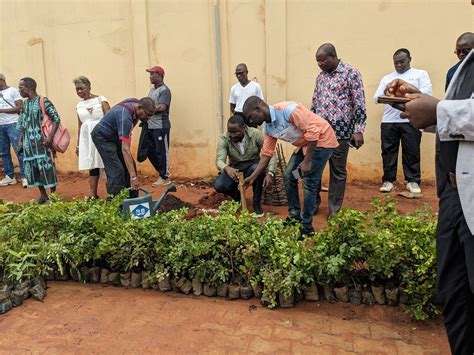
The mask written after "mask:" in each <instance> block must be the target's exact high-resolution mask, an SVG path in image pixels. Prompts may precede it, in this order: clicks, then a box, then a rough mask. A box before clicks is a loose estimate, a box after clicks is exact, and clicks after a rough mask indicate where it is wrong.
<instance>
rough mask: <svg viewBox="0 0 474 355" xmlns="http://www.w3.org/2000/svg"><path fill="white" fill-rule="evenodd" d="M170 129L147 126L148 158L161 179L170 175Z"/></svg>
mask: <svg viewBox="0 0 474 355" xmlns="http://www.w3.org/2000/svg"><path fill="white" fill-rule="evenodd" d="M169 143H170V129H169V128H162V129H151V128H148V144H149V146H148V160H149V161H150V162H151V164H152V165H153V167H154V168H155V170H156V171H157V172H158V174H160V176H161V177H162V178H163V179H165V180H166V179H168V178H169V176H170V170H169V168H170V157H169V150H170V144H169Z"/></svg>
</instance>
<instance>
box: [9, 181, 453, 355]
mask: <svg viewBox="0 0 474 355" xmlns="http://www.w3.org/2000/svg"><path fill="white" fill-rule="evenodd" d="M151 182H152V181H151V180H147V181H145V182H144V184H143V185H144V186H143V187H145V188H147V189H149V190H151V191H153V194H154V196H155V198H157V197H158V196H159V194H160V192H161V191H163V188H159V189H154V188H152V187H151ZM103 185H104V184H103V183H101V187H100V194H101V196H104V195H105V189H104V186H103ZM87 186H88V185H87V178H86V177H83V176H80V175H77V174H72V175H61V176H60V178H59V186H58V193H59V195H61V196H63V197H66V198H73V197H83V196H85V195H87V192H88V187H87ZM176 187H177V189H178V191H177V192H176V193H175V196H177V197H178V198H180V199H182V200H183V201H185V202H188V203H191V204H194V205H196V206H198V207H203V208H207V209H209V208H210V207H211V206H209V204H208V203H205V205H202V204H200V203H199V200H200V199H201V198H202V197H203V195H204V194H205V193H211V192H212V189H211V187H210V185H209V184H205V183H195V182H191V181H187V180H182V181H180V180H177V181H176ZM422 189H423V193H424V196H423V198H421V199H415V200H409V199H405V198H403V197H400V196H398V195H397V194H396V192H394V193H392V196H393V197H394V198H395V200H396V201H397V207H398V209H399V210H400V212H402V213H405V212H409V211H413V210H414V209H416V208H420V207H423V205H424V203H428V204H429V205H430V206H431V207H432V208H433V209H434V210H435V211H436V210H437V199H436V196H435V191H434V187H433V185H432V184H428V183H425V184H423V185H422ZM397 191H403V186H402V185H399V186H398V190H397ZM376 196H381V194H380V193H379V192H378V184H374V183H365V182H352V183H350V184H348V186H347V190H346V198H345V206H347V207H356V208H359V209H367V208H369V207H370V201H371V200H372V198H373V197H376ZM36 197H37V190H35V189H31V190H27V189H22V188H21V186H20V185H15V186H9V187H1V188H0V198H2V199H5V200H9V201H14V202H18V201H24V200H29V199H34V198H36ZM248 197H250V193H249V196H248ZM207 200H209V199H207ZM250 201H251V200H250V199H249V202H250ZM249 205H250V206H251V203H249ZM215 207H216V206H215ZM264 210H265V211H266V212H275V213H277V214H278V215H282V216H284V215H285V214H286V207H285V206H282V207H273V206H264ZM326 214H327V203H326V195H325V194H323V203H322V205H321V212H320V214H318V215H317V216H315V219H314V225H315V227H316V228H318V229H319V228H322V227H323V226H324V225H325V216H326ZM49 286H50V288H49V289H48V292H47V297H46V299H45V301H44V303H40V302H36V301H33V300H27V301H26V302H25V303H24V304H23V305H22V306H21V307H18V308H15V309H13V310H12V311H10V312H9V313H7V314H6V315H3V316H0V334H1V336H0V353H12V352H17V353H20V352H21V353H24V352H35V353H37V352H48V353H71V352H81V353H123V352H127V353H143V352H160V353H198V352H199V353H258V352H261V353H309V354H342V353H349V352H350V353H360V354H367V353H370V354H449V346H448V342H447V338H446V335H445V331H444V327H443V325H442V321H441V319H440V318H438V319H436V320H433V321H428V322H412V321H410V319H409V318H408V317H407V316H406V315H404V314H403V313H402V311H401V309H400V308H398V307H397V308H391V307H386V306H373V307H365V306H359V307H354V306H351V305H349V304H328V303H327V302H321V303H306V302H303V303H299V304H298V305H297V306H296V307H295V308H293V309H278V310H268V309H265V308H262V307H260V306H259V305H258V303H257V301H256V300H250V301H234V302H229V301H226V300H223V299H220V298H207V297H204V296H201V297H194V296H184V295H181V294H177V293H166V294H163V293H161V292H156V291H144V290H141V289H124V288H115V287H111V286H102V285H92V284H88V285H80V284H78V283H72V282H58V281H57V282H51V283H50V284H49ZM252 304H257V308H256V309H255V310H253V309H252V308H250V307H249V306H251V305H252Z"/></svg>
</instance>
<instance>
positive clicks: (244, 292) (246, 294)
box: [240, 285, 253, 300]
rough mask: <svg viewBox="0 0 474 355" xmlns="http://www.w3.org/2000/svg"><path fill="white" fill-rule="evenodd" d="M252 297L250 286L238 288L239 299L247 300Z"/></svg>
mask: <svg viewBox="0 0 474 355" xmlns="http://www.w3.org/2000/svg"><path fill="white" fill-rule="evenodd" d="M252 297H253V289H252V286H250V285H244V286H240V298H242V299H244V300H249V299H251V298H252Z"/></svg>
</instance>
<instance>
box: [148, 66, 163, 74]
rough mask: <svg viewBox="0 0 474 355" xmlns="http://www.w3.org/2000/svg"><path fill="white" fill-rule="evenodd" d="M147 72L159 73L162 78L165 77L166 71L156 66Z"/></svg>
mask: <svg viewBox="0 0 474 355" xmlns="http://www.w3.org/2000/svg"><path fill="white" fill-rule="evenodd" d="M146 71H147V72H149V73H158V74H160V75H161V76H165V70H164V69H163V68H162V67H160V66H158V65H156V66H154V67H152V68H150V69H147V70H146Z"/></svg>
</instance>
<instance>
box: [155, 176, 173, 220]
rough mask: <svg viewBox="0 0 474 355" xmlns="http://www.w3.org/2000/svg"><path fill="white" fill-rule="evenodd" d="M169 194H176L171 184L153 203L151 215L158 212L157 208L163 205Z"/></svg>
mask: <svg viewBox="0 0 474 355" xmlns="http://www.w3.org/2000/svg"><path fill="white" fill-rule="evenodd" d="M169 192H176V186H175V185H174V184H173V183H171V184H169V185H168V187H167V188H166V191H165V192H164V193H163V194H162V195H161V196H160V198H159V199H158V200H156V201H153V207H152V208H153V214H155V213H156V211H157V210H158V208H159V207H160V205H161V204H162V203H163V201H164V200H165V198H166V196H167V195H168V193H169Z"/></svg>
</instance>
